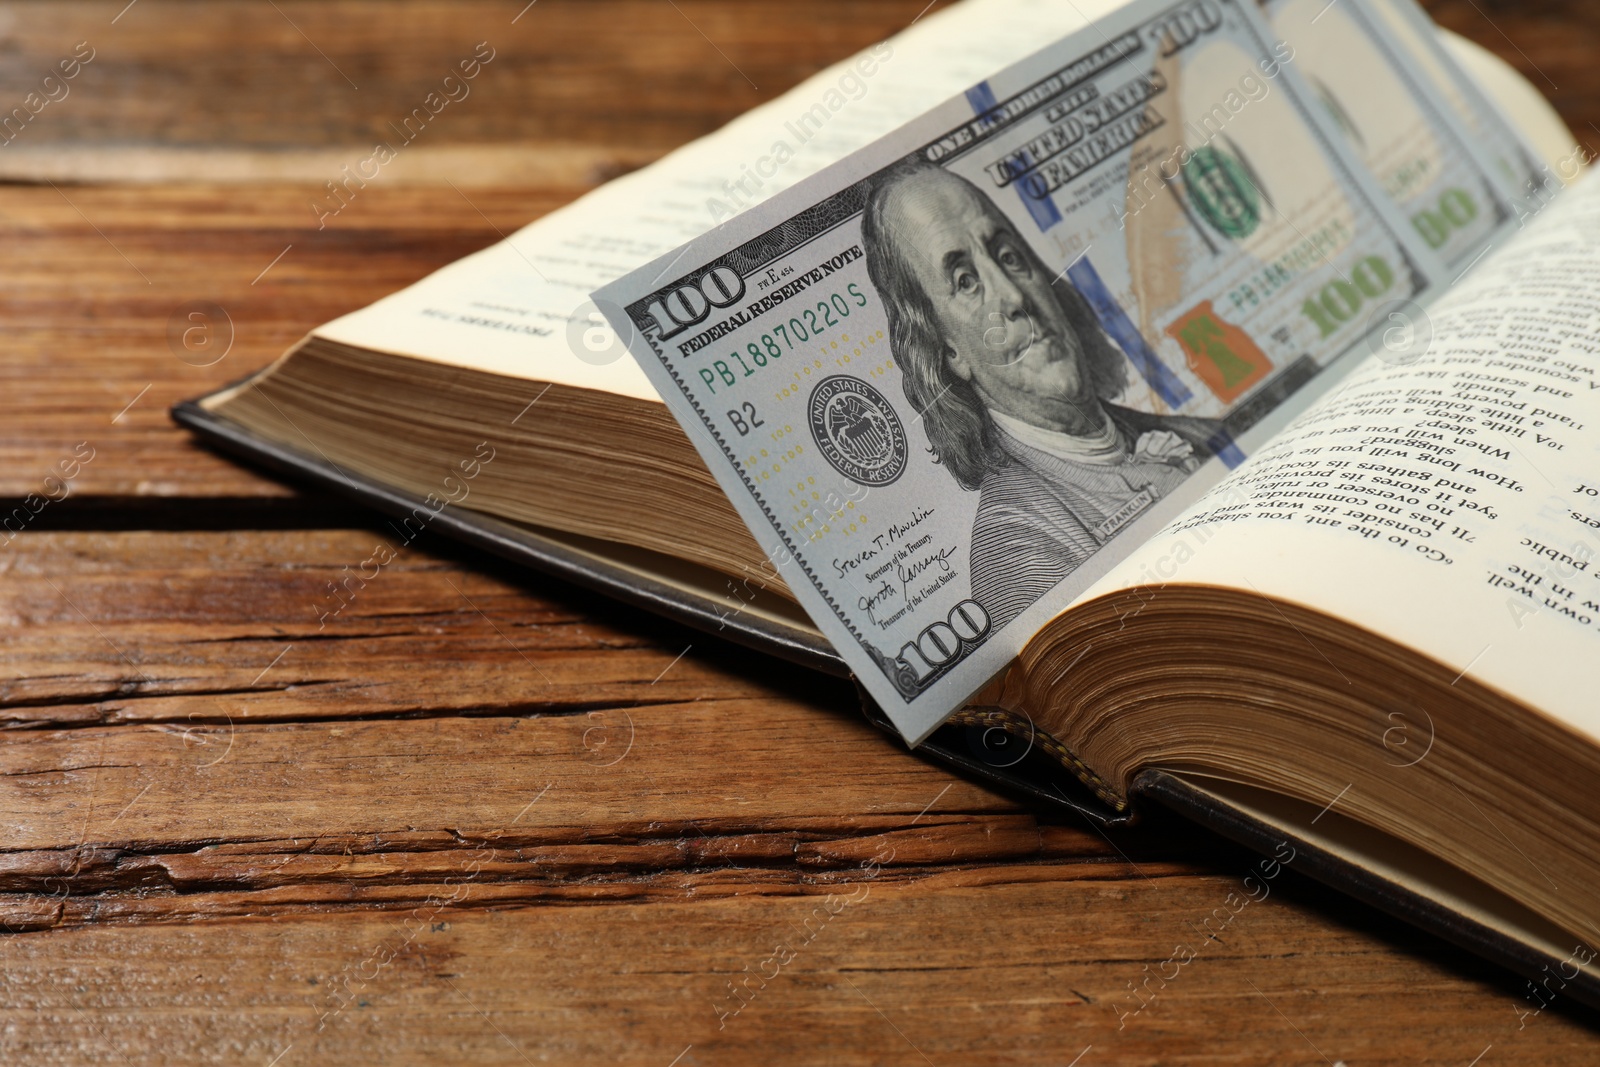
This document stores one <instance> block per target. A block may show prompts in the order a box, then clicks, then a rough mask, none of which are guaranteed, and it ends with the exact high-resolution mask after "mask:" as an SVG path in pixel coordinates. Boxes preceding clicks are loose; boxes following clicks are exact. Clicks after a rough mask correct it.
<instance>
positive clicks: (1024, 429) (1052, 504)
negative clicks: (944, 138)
mask: <svg viewBox="0 0 1600 1067" xmlns="http://www.w3.org/2000/svg"><path fill="white" fill-rule="evenodd" d="M862 243H863V246H864V247H865V250H866V259H867V270H868V273H869V274H870V276H871V278H872V283H873V285H874V286H876V287H877V290H878V293H879V295H880V296H881V297H882V298H883V302H884V304H885V306H886V307H887V309H888V318H889V346H890V350H891V352H892V353H893V355H894V359H895V362H896V363H897V364H898V365H899V366H900V369H901V371H902V373H903V377H904V382H905V391H906V398H907V400H909V401H910V403H911V406H912V407H913V408H915V409H916V410H917V411H918V412H920V413H921V414H922V417H923V422H924V424H925V426H926V429H927V434H928V439H929V442H930V444H931V446H932V450H933V452H934V454H935V457H936V459H937V460H938V462H939V463H940V464H942V465H943V466H944V468H945V469H946V470H948V471H949V472H950V476H951V477H952V478H954V479H955V480H956V483H957V484H958V485H959V486H961V488H963V489H968V490H976V491H977V492H978V509H977V514H976V516H975V517H974V519H973V526H972V539H971V542H970V547H971V559H970V565H971V575H972V595H973V598H974V599H976V600H977V601H978V602H979V603H980V604H982V605H983V606H984V608H985V610H987V611H988V613H989V615H990V618H991V620H992V621H993V624H994V625H995V626H996V627H997V628H998V627H1000V626H1003V625H1005V624H1006V623H1009V622H1010V621H1012V620H1013V619H1015V618H1016V617H1017V616H1018V615H1020V614H1021V613H1022V612H1023V611H1024V610H1026V609H1027V608H1028V607H1029V606H1030V605H1031V604H1033V603H1034V601H1036V600H1038V599H1039V597H1041V596H1042V595H1044V593H1046V592H1047V591H1048V590H1049V589H1051V588H1052V587H1053V586H1055V585H1056V583H1058V582H1060V581H1061V580H1062V579H1063V578H1065V577H1066V576H1067V575H1069V574H1071V573H1072V572H1073V571H1074V570H1075V569H1076V568H1077V567H1078V566H1079V565H1080V564H1082V563H1083V562H1084V561H1085V560H1087V559H1088V558H1089V557H1090V556H1092V555H1094V554H1095V553H1096V552H1098V551H1099V550H1100V547H1101V546H1102V545H1103V544H1105V543H1106V542H1107V541H1109V540H1110V539H1111V538H1112V537H1113V536H1115V534H1116V533H1117V532H1118V531H1119V530H1121V529H1122V528H1123V527H1125V526H1127V525H1128V523H1129V522H1131V521H1133V520H1134V519H1136V518H1137V517H1138V516H1139V515H1141V514H1143V513H1144V512H1145V511H1146V510H1147V509H1148V508H1149V507H1150V506H1151V505H1152V504H1154V503H1155V502H1156V501H1157V500H1159V499H1160V498H1161V497H1163V496H1165V495H1166V494H1167V493H1169V492H1171V491H1172V490H1173V489H1175V488H1176V487H1177V486H1178V485H1180V484H1181V483H1182V482H1183V481H1184V479H1185V478H1187V477H1188V475H1189V473H1190V472H1192V471H1193V470H1195V469H1196V468H1197V467H1199V466H1200V464H1201V463H1202V462H1203V461H1204V460H1205V459H1206V458H1207V457H1209V456H1210V455H1211V449H1210V447H1209V446H1208V445H1207V442H1208V441H1209V440H1212V439H1213V436H1214V434H1215V433H1216V432H1217V426H1218V424H1217V423H1215V422H1213V421H1211V420H1209V419H1200V418H1193V417H1186V416H1181V415H1155V414H1151V413H1149V412H1143V411H1137V410H1134V409H1132V408H1127V407H1122V406H1120V405H1117V404H1114V403H1111V400H1112V399H1113V398H1115V397H1117V396H1120V395H1121V394H1122V393H1123V391H1124V390H1125V389H1126V388H1127V385H1128V364H1127V360H1126V359H1125V358H1124V357H1123V355H1122V353H1121V352H1120V351H1119V350H1118V349H1116V348H1115V347H1114V346H1113V345H1112V343H1111V341H1110V339H1109V338H1108V337H1107V336H1106V335H1105V333H1104V331H1103V330H1102V329H1101V327H1100V325H1099V323H1098V321H1097V320H1096V318H1095V315H1094V311H1093V309H1092V308H1091V307H1090V306H1089V304H1088V302H1087V301H1086V300H1085V299H1084V298H1083V296H1082V295H1081V294H1080V293H1079V292H1078V291H1077V289H1076V288H1074V287H1073V285H1072V284H1071V283H1070V282H1069V281H1067V280H1066V279H1065V278H1064V277H1060V276H1056V277H1052V275H1051V272H1050V271H1048V270H1047V269H1046V268H1045V266H1044V264H1043V263H1042V262H1041V261H1040V259H1039V257H1038V256H1037V255H1036V254H1035V253H1034V252H1033V250H1032V248H1031V247H1029V245H1028V243H1027V242H1026V241H1025V240H1023V238H1022V236H1021V235H1020V234H1019V233H1018V232H1017V230H1016V228H1015V227H1014V226H1012V224H1011V222H1010V220H1008V219H1007V218H1006V217H1005V215H1004V214H1002V213H1001V211H1000V209H999V208H998V207H996V206H995V204H994V203H993V202H992V201H991V200H990V199H989V198H988V197H987V196H985V195H984V194H983V192H981V191H980V190H979V189H978V188H977V187H976V186H974V185H973V184H972V183H970V182H968V181H966V180H965V179H963V178H961V177H959V176H957V175H954V174H951V173H950V172H948V171H946V170H944V169H942V168H940V167H937V166H934V165H933V164H930V163H926V162H923V161H921V160H917V159H912V160H907V161H905V162H902V163H900V164H898V165H897V166H895V167H893V168H891V169H890V170H888V171H886V172H885V173H884V174H882V175H880V176H879V177H878V178H877V179H876V180H875V182H874V184H873V186H872V188H871V191H870V193H869V194H868V199H867V205H866V210H865V214H864V217H863V220H862Z"/></svg>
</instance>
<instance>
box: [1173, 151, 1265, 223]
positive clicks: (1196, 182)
mask: <svg viewBox="0 0 1600 1067" xmlns="http://www.w3.org/2000/svg"><path fill="white" fill-rule="evenodd" d="M1183 184H1184V187H1185V188H1187V189H1188V190H1189V199H1190V201H1191V202H1193V204H1194V206H1195V210H1197V211H1199V212H1200V214H1202V215H1204V216H1205V219H1206V221H1207V222H1209V223H1211V225H1212V227H1213V228H1215V229H1216V231H1217V232H1218V233H1220V234H1222V235H1223V236H1224V237H1230V238H1233V239H1234V240H1236V241H1238V240H1243V239H1244V238H1246V237H1249V236H1250V235H1251V234H1252V233H1255V232H1256V227H1257V226H1259V225H1260V224H1261V193H1260V191H1259V190H1258V189H1256V187H1255V183H1254V182H1252V181H1251V180H1250V176H1249V175H1248V174H1246V173H1245V169H1244V167H1242V166H1241V165H1240V164H1239V161H1238V160H1237V159H1235V158H1234V157H1233V156H1232V155H1231V154H1229V153H1228V152H1225V151H1223V150H1222V149H1220V148H1213V147H1212V146H1211V145H1204V146H1202V147H1200V148H1197V149H1195V150H1194V152H1193V154H1191V155H1190V156H1189V158H1188V160H1186V161H1185V162H1184V164H1183Z"/></svg>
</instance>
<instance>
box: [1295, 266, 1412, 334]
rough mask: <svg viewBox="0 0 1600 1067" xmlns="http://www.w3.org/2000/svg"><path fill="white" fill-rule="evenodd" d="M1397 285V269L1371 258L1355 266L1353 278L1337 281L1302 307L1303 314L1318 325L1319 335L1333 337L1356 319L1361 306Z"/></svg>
mask: <svg viewBox="0 0 1600 1067" xmlns="http://www.w3.org/2000/svg"><path fill="white" fill-rule="evenodd" d="M1393 285H1394V269H1393V268H1392V267H1390V266H1389V264H1388V261H1386V260H1385V259H1384V258H1383V257H1382V256H1368V257H1367V258H1366V259H1363V260H1362V261H1361V262H1360V263H1357V264H1356V265H1355V269H1354V270H1352V271H1351V272H1350V277H1349V278H1348V279H1346V278H1336V279H1335V280H1333V281H1331V282H1329V283H1328V284H1327V285H1324V286H1323V287H1322V290H1321V291H1320V292H1318V293H1317V295H1315V296H1313V297H1312V298H1311V299H1310V300H1307V301H1306V302H1305V303H1304V304H1301V305H1300V312H1301V314H1303V315H1305V317H1306V318H1308V319H1310V320H1311V321H1312V322H1313V323H1315V324H1316V327H1317V331H1318V333H1320V334H1321V336H1323V337H1332V336H1333V335H1334V334H1336V333H1338V332H1339V327H1341V326H1343V325H1344V324H1345V323H1347V322H1349V321H1350V320H1351V319H1353V318H1355V317H1356V314H1357V313H1358V312H1360V310H1361V305H1363V304H1365V303H1366V302H1367V301H1368V300H1375V299H1377V298H1378V297H1380V296H1382V295H1383V294H1384V293H1387V292H1388V291H1389V289H1390V287H1391V286H1393Z"/></svg>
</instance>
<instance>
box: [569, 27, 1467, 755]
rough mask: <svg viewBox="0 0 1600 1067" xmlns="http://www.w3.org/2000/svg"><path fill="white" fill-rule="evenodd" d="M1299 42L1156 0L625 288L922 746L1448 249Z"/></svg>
mask: <svg viewBox="0 0 1600 1067" xmlns="http://www.w3.org/2000/svg"><path fill="white" fill-rule="evenodd" d="M1297 63H1298V58H1297V53H1296V50H1295V48H1294V46H1293V45H1292V44H1290V43H1286V42H1284V41H1282V40H1280V39H1279V38H1278V36H1277V35H1275V34H1274V33H1273V32H1272V30H1271V28H1270V26H1269V25H1268V24H1267V22H1266V21H1265V19H1264V18H1263V17H1262V15H1261V13H1260V12H1259V11H1258V10H1257V9H1256V8H1255V5H1254V0H1245V2H1239V0H1183V2H1177V3H1174V2H1173V0H1136V2H1134V3H1132V4H1129V5H1127V6H1126V7H1123V8H1121V9H1119V10H1117V11H1116V12H1114V13H1112V14H1110V15H1108V16H1107V17H1105V18H1103V19H1101V20H1099V21H1097V22H1095V23H1094V24H1093V25H1090V26H1087V27H1086V28H1084V29H1082V30H1080V31H1078V32H1075V33H1073V34H1071V35H1070V36H1068V37H1066V38H1064V39H1062V40H1059V41H1057V42H1056V43H1054V44H1051V45H1049V46H1048V47H1046V48H1044V49H1043V50H1041V51H1040V52H1038V53H1036V54H1034V55H1033V56H1031V57H1029V58H1028V59H1025V60H1023V61H1021V62H1020V63H1017V64H1016V65H1014V66H1012V67H1009V68H1007V69H1006V70H1003V71H1001V72H999V73H997V74H995V75H993V76H992V77H991V78H989V79H988V80H987V81H985V82H981V83H979V84H977V85H974V86H973V87H971V88H970V89H968V90H967V91H966V92H965V93H964V94H963V95H962V96H960V97H957V98H955V99H953V100H950V101H948V102H946V103H944V104H942V105H940V106H938V107H935V108H934V109H932V110H931V111H930V112H928V113H927V114H925V115H923V116H922V117H921V118H919V119H917V120H915V121H913V122H911V123H909V124H908V125H906V126H904V127H902V128H901V129H900V130H898V131H896V132H895V133H893V134H891V135H889V136H888V137H885V138H883V139H882V140H880V141H877V142H875V143H874V144H872V145H870V146H868V147H866V148H864V149H862V150H860V151H859V152H857V153H855V154H853V155H851V156H849V157H848V158H846V159H844V160H842V161H841V162H840V163H838V164H836V165H834V166H832V167H830V168H828V169H826V170H824V171H822V172H821V173H819V174H817V175H815V176H813V177H812V178H809V179H807V180H806V181H804V182H801V183H799V184H798V185H796V186H795V187H793V188H791V189H788V190H786V191H784V192H783V193H781V194H779V195H777V196H775V197H773V198H772V199H770V200H768V201H766V202H764V203H762V204H760V205H758V206H756V207H754V208H751V209H750V210H748V211H746V212H745V213H744V214H742V215H739V216H737V217H736V218H734V219H731V220H729V221H728V222H726V223H724V224H723V225H722V226H720V227H718V228H717V229H716V230H713V231H711V232H710V233H708V234H707V235H705V236H704V237H702V238H700V239H697V240H696V241H694V242H691V243H690V244H689V245H687V246H685V247H684V248H682V249H679V250H678V251H676V252H674V253H672V254H670V255H667V256H664V257H662V258H661V259H659V260H657V261H656V262H654V263H652V264H650V265H648V266H647V267H645V268H643V269H641V270H639V271H637V272H635V273H633V274H630V275H628V276H626V277H624V278H622V279H620V280H618V281H616V282H614V283H612V284H611V285H609V286H607V287H605V288H603V289H601V290H600V291H598V292H597V293H596V294H595V302H596V304H597V306H598V307H599V308H600V309H601V310H602V312H604V313H605V314H606V316H607V318H608V320H609V321H610V322H611V324H612V326H613V327H614V328H615V329H616V331H617V333H618V334H619V336H620V337H622V338H623V339H624V340H625V341H626V342H627V344H628V346H629V350H630V351H631V352H632V354H633V355H634V357H635V358H636V359H637V360H638V361H639V363H640V365H641V367H643V369H644V371H645V373H646V374H647V375H648V376H649V377H650V379H651V381H652V383H653V384H654V385H655V387H656V388H657V389H658V390H659V392H660V393H661V395H662V397H663V399H664V400H665V401H666V402H667V404H668V405H669V407H670V408H671V409H672V411H673V413H674V414H675V415H676V416H677V418H678V420H679V422H680V423H682V425H683V426H684V429H685V431H686V432H687V434H688V436H689V438H690V440H691V441H693V442H694V444H695V445H696V447H697V448H698V449H699V450H700V453H701V455H702V456H703V457H704V459H705V461H706V463H707V465H708V466H709V467H710V469H711V471H712V473H713V474H714V475H715V477H716V478H717V479H718V480H719V482H720V483H721V485H722V486H723V488H724V489H725V490H726V491H727V493H728V495H729V497H730V498H731V499H732V501H733V503H734V505H735V507H736V508H737V509H738V510H739V512H740V514H741V516H742V517H743V518H744V519H745V521H746V522H747V523H748V524H749V526H750V529H751V530H752V531H753V532H754V533H755V535H756V538H757V540H758V542H759V543H760V544H761V545H762V547H763V548H765V549H766V550H767V551H768V552H769V554H770V556H771V560H772V564H773V565H774V566H775V567H776V568H777V570H778V572H779V573H781V574H782V575H783V577H784V579H785V581H786V583H787V584H788V587H789V588H790V589H791V590H792V591H793V593H794V594H795V596H796V597H797V598H798V599H799V601H800V603H801V605H802V606H803V607H804V608H805V609H806V610H807V612H808V613H809V614H810V615H811V617H812V619H813V620H814V621H815V622H816V624H817V625H818V627H819V628H820V629H821V630H822V631H823V632H824V634H826V635H827V636H828V638H829V639H830V640H831V641H832V642H833V643H834V644H835V646H836V647H837V648H838V649H839V651H840V652H841V654H843V656H844V657H845V659H846V660H847V661H848V662H849V663H850V665H851V667H852V669H853V670H854V672H855V673H856V675H857V677H858V678H859V679H860V681H861V683H862V684H863V685H864V686H865V687H866V689H867V690H868V691H869V692H870V693H871V694H872V696H873V697H874V698H875V699H876V700H877V701H878V702H879V703H880V704H881V705H882V706H883V708H884V710H885V711H886V712H887V713H888V714H889V716H890V718H891V719H892V720H893V721H894V722H895V724H896V725H897V726H898V727H899V729H900V730H901V731H902V733H903V734H904V735H905V736H906V737H907V739H908V740H910V741H911V742H912V743H915V742H917V741H918V740H920V739H921V738H922V737H924V736H925V735H926V734H927V733H928V732H930V731H931V730H932V729H933V728H934V727H935V726H937V725H938V723H939V722H940V721H941V720H942V719H943V718H945V717H946V716H947V715H948V714H949V713H950V712H951V711H952V710H954V709H955V708H956V707H958V706H959V705H960V704H961V703H962V702H963V701H964V700H965V699H966V698H967V697H968V696H970V695H971V694H972V693H973V692H975V691H976V690H977V689H979V688H980V687H981V686H982V685H983V684H984V683H985V682H987V681H988V680H989V679H990V678H991V677H993V676H994V675H995V674H996V673H997V672H998V671H1000V670H1001V669H1003V668H1004V667H1005V666H1006V665H1007V663H1009V662H1010V660H1011V659H1012V658H1013V657H1014V656H1015V655H1016V653H1017V652H1018V650H1019V649H1020V648H1021V647H1022V645H1023V644H1024V643H1025V642H1026V641H1027V639H1028V637H1029V636H1030V635H1032V634H1033V633H1035V632H1036V631H1037V630H1038V629H1039V628H1040V627H1041V626H1042V625H1043V624H1044V623H1045V622H1046V621H1047V620H1048V619H1049V618H1050V617H1051V616H1052V615H1053V614H1055V613H1057V612H1058V611H1060V610H1062V609H1063V608H1064V607H1066V606H1067V605H1068V604H1069V603H1070V602H1071V600H1072V598H1073V597H1074V596H1076V595H1077V594H1078V593H1079V592H1080V591H1082V590H1083V589H1084V588H1086V587H1087V586H1088V585H1089V584H1090V582H1092V580H1093V579H1094V578H1095V577H1097V576H1098V575H1099V574H1101V573H1103V572H1104V571H1105V570H1106V569H1107V567H1109V566H1110V565H1111V563H1113V562H1114V561H1115V559H1116V558H1117V557H1118V556H1120V555H1123V554H1125V553H1126V552H1127V551H1129V550H1131V549H1132V548H1133V547H1135V546H1136V545H1137V544H1138V543H1139V542H1141V541H1142V540H1144V539H1145V538H1147V537H1148V536H1150V535H1151V534H1153V533H1154V532H1155V531H1156V530H1158V529H1159V528H1160V526H1161V525H1162V523H1163V522H1164V521H1165V519H1166V518H1167V517H1169V516H1170V515H1171V514H1173V513H1174V512H1175V511H1176V510H1177V508H1179V507H1180V506H1181V505H1182V504H1183V503H1185V502H1186V501H1188V500H1191V499H1193V498H1194V497H1195V496H1197V495H1198V494H1199V493H1200V492H1201V491H1203V489H1204V488H1205V487H1206V486H1208V485H1209V484H1211V483H1212V482H1214V481H1215V480H1216V479H1217V478H1218V477H1220V475H1221V473H1222V472H1224V471H1225V470H1226V469H1228V468H1229V467H1231V466H1234V465H1236V464H1238V463H1239V462H1240V461H1241V460H1242V459H1243V458H1244V455H1245V454H1246V453H1247V452H1248V451H1249V450H1250V449H1251V448H1253V447H1254V446H1255V443H1256V442H1257V441H1258V440H1259V439H1260V435H1261V434H1263V433H1265V432H1267V430H1268V428H1270V426H1271V425H1272V424H1273V423H1274V422H1275V421H1277V420H1278V419H1279V418H1280V417H1281V413H1282V412H1283V411H1285V410H1287V409H1288V408H1290V407H1293V406H1296V404H1297V402H1298V401H1299V400H1300V399H1303V398H1304V397H1305V396H1306V395H1307V394H1308V393H1309V392H1310V391H1311V387H1312V386H1313V385H1314V384H1315V383H1317V382H1318V381H1319V380H1320V381H1326V380H1327V379H1328V377H1329V376H1328V375H1327V374H1326V373H1325V372H1324V371H1325V368H1327V367H1329V366H1330V364H1333V363H1334V362H1335V361H1336V360H1337V359H1338V358H1340V357H1341V355H1342V354H1344V353H1347V352H1349V351H1351V350H1352V349H1353V348H1354V347H1355V346H1357V345H1358V343H1359V342H1361V341H1362V339H1363V338H1365V337H1366V336H1367V335H1368V332H1369V330H1370V328H1371V327H1372V325H1373V323H1374V322H1378V321H1381V320H1382V317H1383V315H1384V314H1385V309H1387V308H1390V307H1393V306H1395V305H1396V304H1404V303H1406V302H1409V301H1414V300H1416V299H1417V298H1418V297H1419V296H1421V295H1422V294H1423V292H1424V290H1426V289H1427V288H1428V287H1429V286H1430V285H1431V284H1432V283H1433V281H1434V280H1435V279H1437V278H1438V277H1440V276H1441V275H1442V274H1443V272H1444V270H1445V268H1444V267H1443V265H1442V264H1441V262H1440V261H1439V260H1438V258H1437V257H1436V256H1434V255H1433V253H1432V251H1431V250H1430V249H1429V248H1428V247H1427V245H1426V244H1425V243H1424V242H1422V241H1420V240H1418V239H1417V237H1416V233H1415V230H1414V229H1413V227H1412V226H1411V225H1410V223H1409V221H1408V220H1407V219H1405V218H1404V216H1403V215H1402V214H1401V213H1400V212H1398V211H1397V210H1395V208H1394V206H1393V204H1392V203H1391V202H1389V200H1388V199H1387V198H1386V196H1385V195H1384V193H1383V191H1382V189H1381V188H1380V187H1379V185H1378V184H1377V183H1376V182H1375V181H1374V180H1373V179H1372V176H1371V175H1370V174H1369V173H1367V172H1366V170H1365V168H1364V167H1363V166H1362V164H1361V163H1360V161H1359V160H1358V159H1356V158H1355V157H1354V156H1352V155H1350V154H1349V150H1348V147H1347V145H1346V144H1345V142H1344V139H1343V135H1342V134H1341V132H1340V131H1339V129H1338V128H1337V126H1336V125H1334V124H1333V122H1332V121H1331V120H1330V118H1329V116H1328V114H1327V112H1326V109H1325V107H1324V105H1323V104H1322V102H1321V101H1320V100H1319V99H1317V98H1316V96H1315V94H1314V92H1313V91H1312V90H1311V89H1310V88H1309V87H1308V84H1307V83H1306V82H1305V81H1304V80H1303V79H1301V77H1300V75H1299V73H1298V71H1297V69H1296V66H1297ZM684 521H686V522H693V521H694V517H693V516H685V517H684Z"/></svg>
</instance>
